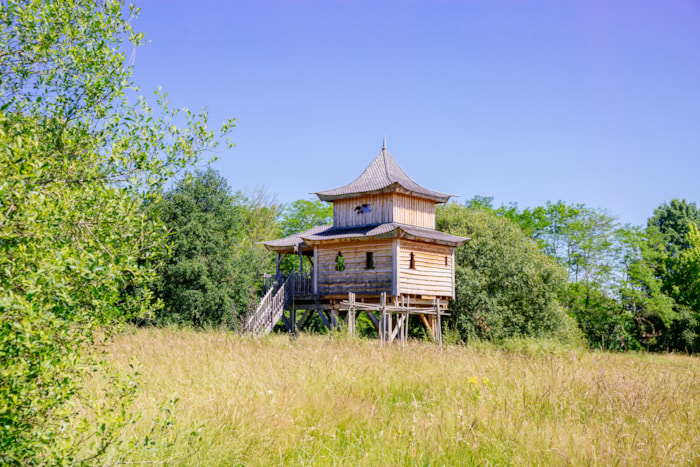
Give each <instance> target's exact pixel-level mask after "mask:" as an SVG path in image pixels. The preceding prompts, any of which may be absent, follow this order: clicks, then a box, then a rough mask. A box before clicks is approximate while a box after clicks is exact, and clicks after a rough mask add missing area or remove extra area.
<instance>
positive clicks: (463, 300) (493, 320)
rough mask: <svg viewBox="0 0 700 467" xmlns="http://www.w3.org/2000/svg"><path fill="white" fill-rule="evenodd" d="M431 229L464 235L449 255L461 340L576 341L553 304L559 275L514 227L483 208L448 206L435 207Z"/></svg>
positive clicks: (562, 279)
mask: <svg viewBox="0 0 700 467" xmlns="http://www.w3.org/2000/svg"><path fill="white" fill-rule="evenodd" d="M437 227H438V229H439V230H443V231H446V232H449V233H451V234H455V235H462V236H466V237H470V240H469V241H468V242H467V243H466V244H465V245H464V246H462V247H460V248H458V249H457V250H456V253H455V266H456V268H455V269H456V271H455V274H456V281H457V282H456V283H457V296H456V298H455V300H454V301H453V302H452V303H451V305H450V308H451V311H452V313H453V315H452V317H451V321H452V323H453V325H455V326H456V327H457V329H458V330H459V331H460V333H461V335H462V336H463V338H467V339H468V338H470V337H480V338H488V339H502V338H506V337H516V336H550V337H552V336H558V337H561V338H572V339H575V338H576V336H577V330H576V326H575V324H574V323H573V321H572V320H571V318H569V317H568V316H566V314H565V313H564V311H563V309H562V308H561V307H560V305H559V302H558V301H557V295H558V294H559V293H560V291H561V289H562V288H563V287H564V285H565V283H566V273H565V271H564V270H563V269H562V268H561V267H560V266H558V265H557V264H556V263H555V262H554V261H552V260H551V259H550V258H549V257H547V256H546V255H545V254H543V253H542V252H540V251H539V249H538V247H537V245H536V244H535V243H534V242H532V241H531V240H530V239H528V238H527V237H526V236H525V235H523V233H522V231H521V230H520V229H519V228H518V226H517V225H515V224H514V223H512V222H511V221H510V220H508V219H504V218H502V217H498V216H496V215H495V214H493V213H491V212H488V211H486V210H483V209H468V208H466V207H464V206H460V205H457V204H449V205H447V206H445V207H441V208H439V209H438V211H437Z"/></svg>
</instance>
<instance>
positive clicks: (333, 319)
mask: <svg viewBox="0 0 700 467" xmlns="http://www.w3.org/2000/svg"><path fill="white" fill-rule="evenodd" d="M331 327H332V328H333V329H336V328H337V327H338V310H331Z"/></svg>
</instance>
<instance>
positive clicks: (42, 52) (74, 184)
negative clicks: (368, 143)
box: [0, 0, 232, 465]
mask: <svg viewBox="0 0 700 467" xmlns="http://www.w3.org/2000/svg"><path fill="white" fill-rule="evenodd" d="M122 11H123V4H122V3H121V2H120V1H113V0H105V1H99V2H94V1H90V0H63V1H61V2H45V1H42V0H24V1H20V0H7V1H5V2H3V5H2V8H1V9H0V25H1V26H0V76H2V79H1V80H0V174H1V176H0V249H2V253H1V254H0V368H1V369H2V370H1V371H0V463H2V464H9V465H25V464H26V465H38V464H51V465H66V464H71V465H73V464H84V463H94V462H97V459H98V458H99V457H100V456H102V455H104V454H105V452H107V449H108V448H109V446H110V445H112V444H116V445H118V443H119V441H118V439H119V435H120V428H121V427H123V426H125V425H126V424H128V423H130V420H131V418H130V415H129V413H128V411H127V406H128V403H129V401H130V400H131V399H132V398H133V394H134V392H133V391H134V386H133V385H132V384H131V382H130V380H128V379H124V378H123V377H119V376H118V375H115V373H114V371H113V370H111V369H109V368H108V366H107V365H106V363H105V362H104V360H103V359H102V357H101V353H99V352H97V349H96V346H95V344H96V342H97V341H98V336H103V335H104V336H107V337H109V336H110V335H112V333H113V332H114V331H115V330H116V329H117V326H118V324H119V323H121V322H124V321H125V320H126V319H128V318H130V317H133V316H141V315H144V314H147V313H150V312H152V311H153V308H154V306H153V302H152V300H151V298H152V293H151V292H150V284H151V282H152V280H153V279H154V277H155V276H154V270H155V265H156V264H157V262H158V261H159V255H160V254H161V253H162V252H163V245H164V243H163V242H164V240H165V235H164V231H163V229H162V226H160V225H159V223H158V222H157V221H155V220H154V219H152V218H151V217H149V215H148V214H147V213H146V210H145V209H143V202H144V200H149V202H153V201H154V200H156V199H157V198H158V196H159V193H160V188H161V187H162V186H163V184H164V183H165V182H166V181H167V180H168V179H169V178H170V177H172V176H173V175H174V174H175V173H177V172H178V171H179V170H181V169H182V168H183V167H186V166H188V165H189V164H192V163H193V162H195V161H197V160H198V159H199V158H200V157H201V155H202V154H203V153H204V152H206V151H212V150H214V149H215V148H216V146H217V144H218V139H216V138H215V137H214V134H213V133H212V132H211V131H210V130H208V129H207V127H206V120H207V119H206V114H204V113H203V114H201V115H199V116H195V115H192V114H191V113H190V112H185V113H184V115H183V114H180V113H179V112H177V111H171V110H170V109H169V108H168V106H167V102H166V101H165V99H164V96H160V100H159V110H158V111H153V110H152V109H151V108H150V107H149V105H148V104H147V103H146V101H145V100H144V99H138V100H137V104H136V105H129V99H130V98H132V96H131V95H130V92H131V91H130V90H131V89H132V88H133V87H132V85H131V84H130V83H131V81H130V76H131V68H130V67H125V65H124V64H125V62H126V61H125V57H124V55H123V53H122V52H121V50H122V47H123V45H124V43H125V42H126V41H129V42H130V43H131V44H133V45H134V46H137V45H139V44H141V43H142V42H143V36H142V35H141V34H138V33H136V32H134V31H133V29H132V28H131V25H130V23H129V19H126V18H124V17H123V16H122ZM131 13H132V15H134V14H136V10H135V9H133V8H132V9H131ZM132 101H133V99H132ZM181 120H183V121H182V124H179V122H181ZM231 125H232V123H231V122H228V123H227V124H225V125H224V128H222V134H221V135H222V136H225V135H226V134H227V133H228V131H229V130H230V128H231ZM89 374H92V375H95V374H96V375H102V376H103V377H104V378H105V379H108V380H109V383H108V384H107V389H106V391H107V392H106V393H105V397H104V398H102V399H94V398H92V397H90V396H89V395H88V394H87V393H86V392H84V391H83V390H82V389H81V388H82V381H83V380H84V378H86V377H87V375H89ZM79 407H82V408H83V409H84V410H82V411H80V413H92V415H87V416H86V417H87V418H83V419H82V421H80V419H79V418H77V417H78V412H79V411H78V408H79ZM98 421H99V422H100V423H97V422H98ZM92 427H96V428H92ZM122 447H123V449H117V450H118V451H120V452H122V453H126V452H128V451H129V450H128V449H126V446H122ZM132 447H133V445H132Z"/></svg>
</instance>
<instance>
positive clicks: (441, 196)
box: [316, 142, 452, 229]
mask: <svg viewBox="0 0 700 467" xmlns="http://www.w3.org/2000/svg"><path fill="white" fill-rule="evenodd" d="M316 195H317V196H318V197H319V198H320V199H321V200H323V201H328V202H331V203H333V228H336V229H338V228H346V227H360V226H366V225H378V224H386V223H398V224H405V225H412V226H416V227H423V228H426V229H435V206H436V205H437V204H440V203H446V202H447V201H448V200H449V199H450V197H451V196H452V195H449V194H447V193H441V192H438V191H434V190H430V189H427V188H424V187H422V186H421V185H419V184H418V183H416V182H415V181H414V180H413V179H411V177H409V176H408V175H407V174H406V172H404V170H403V169H402V168H401V167H400V166H399V164H398V163H397V162H396V161H395V160H394V158H393V157H392V156H391V154H389V151H387V149H386V142H385V143H384V146H383V147H382V151H381V152H380V153H379V155H377V157H376V158H375V159H374V160H373V161H372V163H371V164H370V165H369V166H368V167H367V168H366V169H365V170H364V172H362V174H360V176H359V177H357V178H356V179H355V180H354V181H352V182H351V183H349V184H347V185H345V186H342V187H339V188H334V189H332V190H326V191H320V192H318V193H316Z"/></svg>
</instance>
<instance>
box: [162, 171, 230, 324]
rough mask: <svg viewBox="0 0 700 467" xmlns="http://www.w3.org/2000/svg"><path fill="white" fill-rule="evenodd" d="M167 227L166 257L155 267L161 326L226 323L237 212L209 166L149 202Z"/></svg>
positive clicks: (225, 189)
mask: <svg viewBox="0 0 700 467" xmlns="http://www.w3.org/2000/svg"><path fill="white" fill-rule="evenodd" d="M154 210H155V212H156V213H157V214H158V217H159V219H160V220H162V221H163V222H164V223H165V225H166V227H167V228H168V229H169V230H170V232H171V234H170V255H169V257H168V259H167V260H166V261H165V262H164V263H163V264H162V265H161V267H160V268H159V271H158V281H157V283H156V284H157V286H156V288H155V293H156V296H157V297H158V298H160V299H161V300H162V301H163V305H164V306H163V308H162V309H160V310H158V312H157V321H158V322H159V323H161V324H167V323H179V324H192V325H195V326H205V325H207V326H219V325H222V324H223V325H229V326H230V325H232V324H233V322H234V321H235V320H234V316H233V314H232V312H233V309H234V298H235V292H234V290H235V288H236V279H237V277H236V276H237V274H236V273H237V271H236V268H235V267H234V266H235V264H234V252H235V249H236V244H237V239H238V237H239V235H240V229H241V224H242V223H241V220H242V219H241V217H242V216H241V213H240V212H239V211H238V210H237V209H236V207H235V206H234V198H233V196H232V194H231V189H230V187H229V186H228V183H227V182H226V180H225V179H224V178H223V177H221V175H219V174H218V173H217V172H216V171H214V170H213V169H208V170H204V171H197V172H195V174H194V176H188V177H186V178H184V179H182V180H180V181H179V182H178V183H176V184H175V185H174V186H173V188H172V189H171V190H169V191H168V192H167V193H165V195H164V196H163V199H162V201H160V202H159V203H158V204H157V205H156V206H155V209H154Z"/></svg>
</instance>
